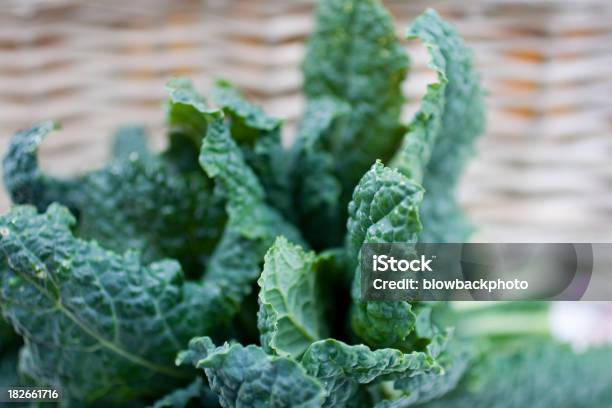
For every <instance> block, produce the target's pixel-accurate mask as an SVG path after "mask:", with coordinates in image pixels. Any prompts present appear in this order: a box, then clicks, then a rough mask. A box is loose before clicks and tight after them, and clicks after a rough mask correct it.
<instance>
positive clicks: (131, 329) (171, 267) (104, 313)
mask: <svg viewBox="0 0 612 408" xmlns="http://www.w3.org/2000/svg"><path fill="white" fill-rule="evenodd" d="M74 224H75V219H74V217H73V216H72V215H71V214H70V213H69V212H68V210H67V209H66V208H65V207H61V206H59V205H57V204H53V205H51V206H50V207H49V209H48V210H47V212H46V213H44V214H40V215H38V214H36V210H35V208H34V207H29V206H17V207H14V208H13V209H12V210H11V212H10V213H8V214H7V215H4V216H2V217H0V254H1V255H2V256H3V258H5V259H6V261H7V264H8V269H6V270H3V271H2V275H1V276H0V279H1V290H0V301H1V305H2V310H3V313H4V314H5V316H6V317H7V318H8V320H9V321H10V322H11V324H12V325H13V327H15V329H16V331H17V332H18V333H19V334H20V335H22V336H23V337H24V340H25V349H24V351H23V353H22V360H21V366H22V369H23V370H24V371H25V373H26V374H27V375H28V376H30V377H32V378H35V379H36V380H38V381H39V382H40V383H42V384H52V385H56V386H60V387H62V389H64V391H65V392H66V393H67V394H68V395H69V396H71V397H73V398H77V399H79V400H82V401H86V402H87V401H93V400H96V399H99V398H102V397H106V398H107V399H108V400H109V401H114V402H119V401H128V400H132V399H134V400H136V399H138V398H139V397H145V396H149V395H155V394H157V393H159V392H160V391H163V390H164V389H166V390H167V389H168V388H169V387H172V386H173V385H176V384H177V382H179V381H183V378H184V377H185V375H186V373H184V372H182V371H181V370H177V369H176V368H175V367H173V365H172V361H173V356H174V355H175V353H176V352H177V351H178V350H180V349H181V348H183V347H184V345H185V344H186V343H187V341H188V339H189V338H191V337H193V336H194V335H196V334H198V333H203V332H206V331H208V330H210V327H211V325H213V324H214V323H215V319H217V318H218V316H223V315H224V313H225V311H224V310H223V309H222V308H220V307H218V305H219V303H218V302H216V301H215V299H216V298H217V297H218V296H219V294H218V293H216V292H215V290H213V288H208V287H204V286H202V285H198V284H195V283H190V282H184V279H183V274H182V272H181V269H180V266H179V265H178V263H177V262H175V261H160V262H156V263H152V264H150V265H148V266H145V265H143V264H142V263H141V261H140V259H139V257H138V255H137V254H136V253H133V252H127V253H126V254H125V255H118V254H115V253H113V252H110V251H108V250H105V249H103V248H101V247H100V246H99V245H98V244H96V243H95V242H87V241H83V240H80V239H76V238H74V237H73V235H72V233H71V231H70V227H71V226H74ZM187 378H188V377H187Z"/></svg>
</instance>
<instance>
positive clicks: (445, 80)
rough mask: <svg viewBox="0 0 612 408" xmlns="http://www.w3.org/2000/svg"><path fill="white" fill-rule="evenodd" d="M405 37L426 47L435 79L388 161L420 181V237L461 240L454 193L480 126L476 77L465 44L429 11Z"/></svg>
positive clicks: (463, 223)
mask: <svg viewBox="0 0 612 408" xmlns="http://www.w3.org/2000/svg"><path fill="white" fill-rule="evenodd" d="M408 37H409V38H412V39H420V40H421V41H422V42H423V44H424V45H425V46H426V47H427V49H428V51H429V54H430V57H431V61H430V64H429V66H430V68H432V69H433V70H434V71H435V72H436V74H437V82H434V83H432V84H430V85H429V86H428V87H427V93H426V95H425V97H424V98H423V100H422V101H421V109H420V111H419V112H418V113H417V114H416V116H415V117H414V119H413V121H412V122H411V123H410V125H409V127H408V133H407V134H406V136H405V137H404V142H403V146H402V148H401V149H400V151H399V152H398V153H397V154H396V157H395V158H394V159H393V162H392V165H393V166H394V167H397V168H398V169H399V170H400V171H401V172H402V173H403V174H405V175H406V176H408V177H411V178H413V179H414V180H415V181H417V182H419V183H422V184H423V186H424V187H425V190H426V192H427V194H425V197H424V199H423V203H422V205H421V209H420V213H421V222H422V223H423V226H424V230H423V232H422V234H421V236H420V240H421V241H422V242H462V241H464V240H465V239H466V238H467V237H468V236H469V234H470V233H471V230H472V228H471V226H470V225H469V223H468V222H467V220H466V219H465V217H464V215H463V211H462V210H461V208H460V207H459V204H458V203H457V199H456V198H455V190H456V188H457V184H458V182H459V178H460V177H461V174H462V173H463V168H464V167H465V164H466V162H467V159H468V158H469V157H470V156H471V155H472V154H473V150H474V143H475V140H476V138H477V137H478V136H479V135H480V134H481V133H482V131H483V129H484V122H485V117H484V103H483V91H482V89H481V86H480V79H479V77H478V75H477V74H476V73H475V71H474V69H473V66H472V54H471V52H470V49H469V48H468V47H467V46H466V45H465V44H464V43H463V40H462V39H461V38H460V36H459V35H458V34H457V32H456V31H455V29H453V28H452V27H451V26H450V25H449V24H448V23H446V22H445V21H443V20H442V19H441V18H440V17H439V16H438V14H437V13H436V12H435V11H433V10H428V11H426V12H425V13H424V14H423V15H421V16H420V17H419V18H417V19H416V20H415V21H414V22H413V23H412V25H411V26H410V28H409V29H408Z"/></svg>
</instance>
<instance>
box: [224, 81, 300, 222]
mask: <svg viewBox="0 0 612 408" xmlns="http://www.w3.org/2000/svg"><path fill="white" fill-rule="evenodd" d="M213 100H214V101H215V103H216V104H217V105H218V106H219V107H220V108H222V109H223V112H225V114H226V116H227V118H228V119H229V122H230V133H231V135H232V138H233V139H234V140H235V141H236V143H237V144H238V146H240V149H241V150H242V154H243V156H244V159H245V161H246V163H247V164H248V165H249V167H250V168H251V169H253V171H254V172H255V174H256V175H257V177H258V178H259V182H260V183H261V185H262V187H263V188H264V190H265V192H266V201H267V202H268V204H270V205H271V206H273V207H276V208H277V209H278V210H279V211H280V212H281V213H282V214H283V215H284V216H285V217H288V218H289V219H290V218H291V217H292V216H293V209H292V206H291V200H290V195H289V169H288V162H287V160H286V154H285V151H284V149H283V146H282V144H281V126H282V121H280V120H279V119H276V118H272V117H270V116H268V115H266V114H265V113H264V111H263V110H261V109H260V108H259V107H257V106H255V105H253V104H251V103H250V102H249V101H247V100H246V99H245V98H244V97H243V96H242V95H241V94H240V92H239V91H238V90H237V89H236V88H235V87H233V86H232V85H231V84H230V83H228V82H226V81H218V82H217V85H216V86H215V88H214V89H213Z"/></svg>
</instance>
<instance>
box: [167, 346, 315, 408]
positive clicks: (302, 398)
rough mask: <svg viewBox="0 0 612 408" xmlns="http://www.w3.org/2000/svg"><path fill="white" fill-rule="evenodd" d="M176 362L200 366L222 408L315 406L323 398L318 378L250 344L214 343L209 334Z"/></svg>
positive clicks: (286, 359)
mask: <svg viewBox="0 0 612 408" xmlns="http://www.w3.org/2000/svg"><path fill="white" fill-rule="evenodd" d="M177 362H178V363H179V364H193V365H195V366H196V367H198V368H203V369H204V372H205V373H206V376H207V377H208V381H209V383H210V386H211V388H212V390H213V391H215V392H216V393H217V394H218V395H219V401H220V402H221V405H222V406H223V407H225V408H246V407H257V408H269V407H272V408H282V407H301V408H317V407H320V406H321V404H322V403H323V399H324V398H325V392H324V391H323V389H322V388H321V384H320V383H319V381H317V380H316V379H315V378H313V377H311V376H309V375H308V374H307V373H306V372H305V371H304V369H303V368H302V367H301V366H300V365H299V364H298V363H296V362H295V361H294V360H292V359H289V358H285V357H276V356H270V355H268V354H266V353H265V352H264V351H263V350H262V349H261V348H260V347H257V346H254V345H250V346H247V347H243V346H242V345H240V344H228V343H226V344H224V345H222V346H220V347H215V346H214V344H213V343H212V341H211V340H210V338H208V337H200V338H196V339H193V340H191V342H190V343H189V350H187V351H184V352H181V353H180V354H179V357H178V359H177Z"/></svg>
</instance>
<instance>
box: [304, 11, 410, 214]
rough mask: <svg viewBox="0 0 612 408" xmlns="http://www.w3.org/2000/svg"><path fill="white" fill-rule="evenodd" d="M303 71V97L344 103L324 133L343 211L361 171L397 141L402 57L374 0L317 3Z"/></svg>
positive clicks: (384, 157)
mask: <svg viewBox="0 0 612 408" xmlns="http://www.w3.org/2000/svg"><path fill="white" fill-rule="evenodd" d="M303 69H304V92H305V94H306V96H307V98H308V99H318V98H321V97H333V98H335V99H338V100H340V101H342V102H345V103H347V104H348V105H349V106H350V111H349V112H348V113H347V114H346V115H343V116H342V117H341V118H339V119H338V123H337V124H336V125H335V126H334V128H333V133H332V134H330V135H329V136H328V137H329V152H330V153H331V155H332V156H333V158H334V166H335V174H336V176H337V178H338V180H339V181H340V185H341V187H342V192H341V194H342V195H341V197H342V201H341V208H343V209H344V208H346V204H347V203H348V202H349V200H350V198H351V193H352V191H353V188H354V187H355V185H356V184H357V182H358V181H359V179H360V178H361V176H362V175H363V173H365V172H366V171H367V170H368V168H370V166H371V165H372V164H373V163H374V161H375V160H376V159H381V160H383V161H387V160H388V159H390V158H391V156H392V155H393V153H394V152H395V150H396V149H397V148H398V146H399V145H400V143H401V140H402V136H403V134H404V133H405V128H404V126H403V125H401V124H400V121H399V120H400V113H401V109H402V105H403V103H404V96H403V95H402V90H401V84H402V81H403V80H404V78H405V76H406V72H407V70H408V57H407V56H406V53H405V52H404V50H403V48H402V46H401V44H400V43H399V41H398V39H397V38H396V35H395V29H394V26H393V21H392V19H391V18H390V16H389V14H388V13H387V11H386V10H385V8H384V7H383V5H382V4H381V2H380V1H378V0H328V1H322V2H320V4H319V8H318V12H317V25H316V28H315V32H314V33H313V35H312V37H311V39H310V41H309V43H308V48H307V53H306V59H305V61H304V65H303ZM307 176H308V175H304V177H307Z"/></svg>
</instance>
